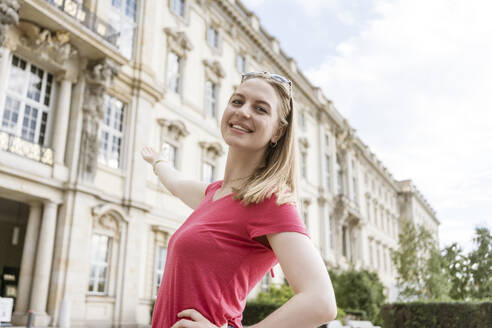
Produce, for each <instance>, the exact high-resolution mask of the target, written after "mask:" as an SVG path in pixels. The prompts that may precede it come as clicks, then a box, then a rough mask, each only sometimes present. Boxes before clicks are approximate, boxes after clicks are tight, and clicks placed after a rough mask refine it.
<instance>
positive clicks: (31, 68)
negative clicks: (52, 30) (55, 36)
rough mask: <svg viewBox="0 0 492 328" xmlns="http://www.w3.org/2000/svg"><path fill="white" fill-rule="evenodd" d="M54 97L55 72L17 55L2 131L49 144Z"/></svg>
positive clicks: (11, 75)
mask: <svg viewBox="0 0 492 328" xmlns="http://www.w3.org/2000/svg"><path fill="white" fill-rule="evenodd" d="M53 98H54V79H53V75H52V74H50V73H47V72H45V71H44V70H42V69H40V68H39V67H37V66H35V65H33V64H31V63H29V62H28V61H26V60H23V59H21V58H19V57H17V56H16V55H13V56H12V61H11V65H10V74H9V78H8V80H7V89H6V94H5V103H4V106H3V111H2V112H0V114H1V120H2V123H1V127H0V130H3V131H5V132H8V133H11V134H13V135H15V136H18V137H21V138H22V139H24V140H27V141H29V142H32V143H36V144H40V145H42V146H45V145H46V144H47V137H48V131H47V129H48V119H49V118H50V113H51V107H52V101H51V100H52V99H53Z"/></svg>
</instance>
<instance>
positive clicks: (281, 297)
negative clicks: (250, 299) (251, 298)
mask: <svg viewBox="0 0 492 328" xmlns="http://www.w3.org/2000/svg"><path fill="white" fill-rule="evenodd" d="M292 296H294V292H293V291H292V289H291V288H290V286H289V285H281V286H280V287H276V286H274V285H270V286H268V289H267V291H265V292H259V293H258V296H256V301H258V302H259V303H264V304H284V303H285V302H287V301H288V300H289V299H290V298H291V297H292Z"/></svg>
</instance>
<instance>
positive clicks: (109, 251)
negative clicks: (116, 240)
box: [87, 232, 113, 296]
mask: <svg viewBox="0 0 492 328" xmlns="http://www.w3.org/2000/svg"><path fill="white" fill-rule="evenodd" d="M95 237H105V238H106V239H107V240H106V262H102V263H105V266H104V267H105V268H106V275H105V277H104V291H102V292H100V291H98V290H91V289H90V287H91V279H92V268H93V267H94V266H95V265H96V263H94V262H95V261H94V257H95V256H94V252H95V250H94V238H95ZM112 239H113V238H112V237H111V236H108V235H106V234H102V233H99V232H94V233H92V235H91V261H90V267H89V284H88V289H87V293H88V295H101V296H107V295H108V286H109V276H110V274H109V271H110V270H111V261H112V258H111V255H112V246H113V245H112V244H113V242H112V241H113V240H112ZM97 252H99V249H98V250H97ZM97 264H101V263H97ZM97 267H101V266H100V265H99V266H97ZM97 273H99V270H96V272H95V275H94V278H96V279H94V282H93V284H92V286H93V287H96V289H97V286H98V283H99V281H98V280H97V279H98V278H99V275H98V274H97Z"/></svg>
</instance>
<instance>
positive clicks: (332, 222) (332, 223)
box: [328, 215, 336, 249]
mask: <svg viewBox="0 0 492 328" xmlns="http://www.w3.org/2000/svg"><path fill="white" fill-rule="evenodd" d="M328 220H329V225H330V248H331V249H335V229H336V226H335V220H334V219H333V218H332V217H331V216H330V215H329V216H328Z"/></svg>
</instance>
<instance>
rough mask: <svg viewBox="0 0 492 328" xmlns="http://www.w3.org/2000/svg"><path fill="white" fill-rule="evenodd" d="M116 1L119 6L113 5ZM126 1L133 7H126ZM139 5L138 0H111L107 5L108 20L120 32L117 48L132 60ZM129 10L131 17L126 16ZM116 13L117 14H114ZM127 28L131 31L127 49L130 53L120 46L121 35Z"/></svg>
mask: <svg viewBox="0 0 492 328" xmlns="http://www.w3.org/2000/svg"><path fill="white" fill-rule="evenodd" d="M116 1H119V3H120V7H119V8H118V7H116V6H115V5H114V3H115V2H116ZM128 1H132V2H133V3H134V7H133V8H132V9H128ZM139 7H140V6H139V1H138V0H111V3H110V5H109V8H110V10H109V13H108V22H109V24H110V25H111V26H112V27H113V28H114V29H115V30H116V31H117V32H119V33H120V35H119V37H118V40H117V47H118V50H119V51H120V53H121V54H122V55H123V56H125V57H126V58H129V59H130V60H132V59H133V57H134V54H135V45H136V43H137V42H136V41H137V40H136V38H137V26H138V24H137V22H138V14H139ZM129 10H131V13H133V17H131V16H128V11H129ZM116 14H118V16H116ZM116 17H117V18H116ZM116 23H117V24H116ZM129 27H131V28H129ZM129 30H131V31H132V44H131V49H130V48H129V50H128V51H129V52H130V53H129V54H127V53H126V49H125V48H124V47H122V41H121V40H122V38H121V36H122V35H123V34H124V33H125V32H126V31H129ZM125 42H126V41H125Z"/></svg>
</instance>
